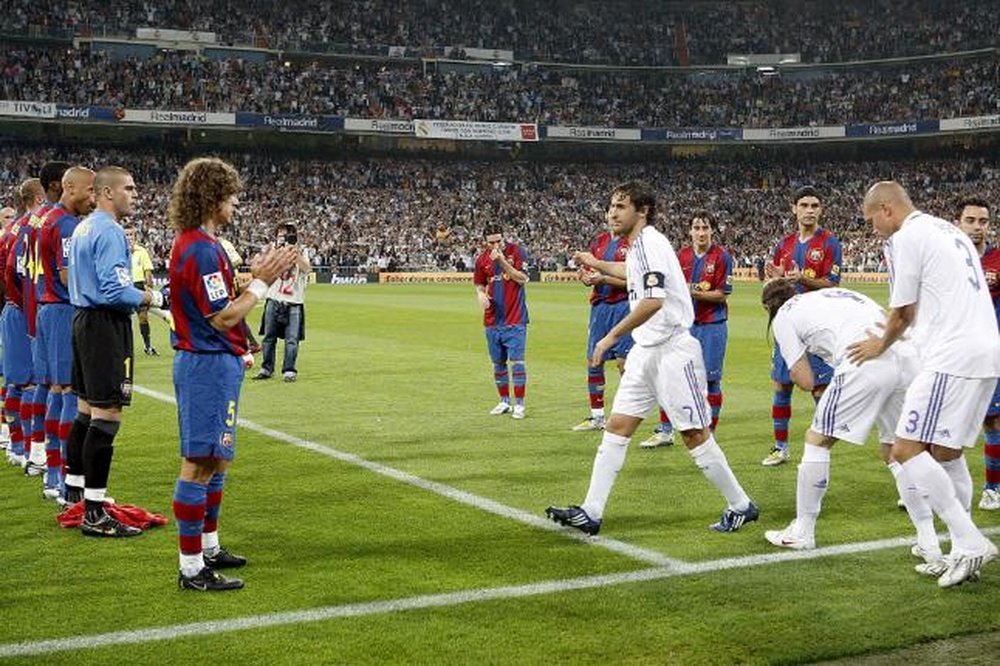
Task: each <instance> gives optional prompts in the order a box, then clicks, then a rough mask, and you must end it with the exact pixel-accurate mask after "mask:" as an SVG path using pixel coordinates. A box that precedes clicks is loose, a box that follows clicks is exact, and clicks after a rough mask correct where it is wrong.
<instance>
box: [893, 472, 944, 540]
mask: <svg viewBox="0 0 1000 666" xmlns="http://www.w3.org/2000/svg"><path fill="white" fill-rule="evenodd" d="M886 467H888V468H889V471H890V472H892V476H893V477H894V478H895V480H896V491H897V492H898V493H899V496H900V498H902V500H903V504H905V505H906V514H907V515H908V516H909V517H910V522H912V523H913V527H915V528H916V530H917V545H918V546H920V547H921V548H923V549H924V550H926V551H928V552H930V553H940V552H941V543H940V541H938V536H937V532H936V531H934V512H933V511H931V505H930V504H928V503H927V498H926V497H924V495H923V494H922V493H921V492H920V491H919V490H918V489H917V486H916V485H914V483H913V482H912V481H910V479H909V477H908V476H907V475H906V472H905V471H904V470H903V466H902V465H900V464H899V463H898V462H896V461H895V460H893V461H892V462H890V463H888V464H887V465H886Z"/></svg>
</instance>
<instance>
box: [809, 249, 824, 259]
mask: <svg viewBox="0 0 1000 666" xmlns="http://www.w3.org/2000/svg"><path fill="white" fill-rule="evenodd" d="M809 261H814V262H815V261H823V248H819V247H814V248H813V249H811V250H809Z"/></svg>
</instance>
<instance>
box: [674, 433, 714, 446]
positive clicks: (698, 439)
mask: <svg viewBox="0 0 1000 666" xmlns="http://www.w3.org/2000/svg"><path fill="white" fill-rule="evenodd" d="M711 434H712V433H711V431H710V430H709V429H708V428H693V429H691V430H682V431H681V439H682V440H684V446H686V447H687V448H689V449H694V448H697V447H699V446H701V445H702V444H704V443H705V442H707V441H708V438H709V437H710V436H711Z"/></svg>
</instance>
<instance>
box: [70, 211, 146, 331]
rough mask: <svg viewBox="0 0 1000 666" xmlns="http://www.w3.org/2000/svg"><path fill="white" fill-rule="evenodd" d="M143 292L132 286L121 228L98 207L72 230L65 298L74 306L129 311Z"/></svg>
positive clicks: (137, 303) (130, 257)
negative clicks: (67, 296) (67, 297)
mask: <svg viewBox="0 0 1000 666" xmlns="http://www.w3.org/2000/svg"><path fill="white" fill-rule="evenodd" d="M142 298H143V292H142V291H139V290H138V289H136V288H135V287H134V286H133V285H132V255H131V253H130V252H129V248H128V241H127V240H126V238H125V231H124V230H123V229H122V228H121V226H119V224H118V223H117V222H116V221H115V219H114V218H113V217H111V216H110V215H108V214H107V213H105V212H104V211H101V210H98V211H95V212H93V213H91V214H90V215H88V216H87V217H85V218H84V219H83V220H82V221H81V222H80V224H78V225H77V227H76V229H75V230H74V231H73V242H72V243H71V244H70V250H69V299H70V302H71V303H72V304H73V305H75V306H76V307H78V308H113V309H116V310H122V311H124V312H132V311H133V310H135V309H136V308H138V307H139V306H140V305H142Z"/></svg>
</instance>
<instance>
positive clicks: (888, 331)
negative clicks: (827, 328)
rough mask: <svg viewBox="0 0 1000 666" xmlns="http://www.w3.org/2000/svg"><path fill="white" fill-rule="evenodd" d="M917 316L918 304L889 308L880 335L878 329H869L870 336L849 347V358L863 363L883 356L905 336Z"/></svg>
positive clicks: (853, 361) (859, 363)
mask: <svg viewBox="0 0 1000 666" xmlns="http://www.w3.org/2000/svg"><path fill="white" fill-rule="evenodd" d="M916 316H917V306H916V304H914V303H910V304H909V305H904V306H903V307H899V308H893V309H891V310H889V317H888V318H887V319H886V320H885V329H884V330H883V332H882V335H881V336H880V335H879V334H878V332H877V331H871V330H870V331H868V337H867V338H865V339H864V340H859V341H858V342H855V343H853V344H851V345H849V346H848V347H847V358H848V360H849V361H851V363H854V364H856V365H861V364H862V363H864V362H865V361H870V360H871V359H873V358H878V357H879V356H881V354H882V352H884V351H885V350H886V349H888V348H889V347H890V346H891V345H892V343H894V342H895V341H896V340H899V339H900V338H901V337H903V334H904V333H905V332H906V329H907V328H908V327H909V326H910V324H912V323H913V320H914V318H916Z"/></svg>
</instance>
